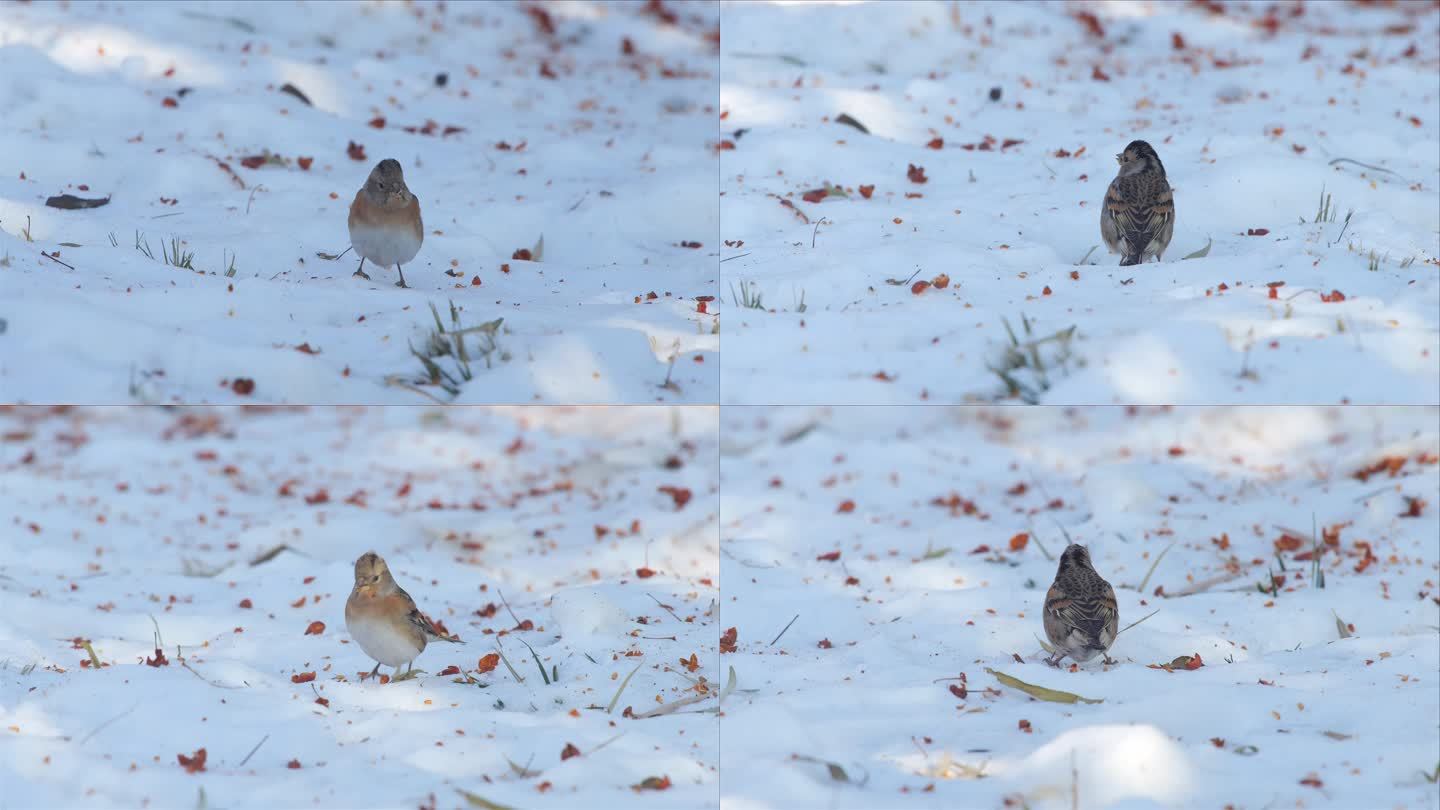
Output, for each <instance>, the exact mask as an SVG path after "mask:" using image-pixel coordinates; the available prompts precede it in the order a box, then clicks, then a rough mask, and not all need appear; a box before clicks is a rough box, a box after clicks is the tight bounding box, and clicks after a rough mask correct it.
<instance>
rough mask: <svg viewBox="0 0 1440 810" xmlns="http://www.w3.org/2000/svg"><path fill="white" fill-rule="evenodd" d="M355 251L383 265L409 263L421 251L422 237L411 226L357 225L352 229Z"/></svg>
mask: <svg viewBox="0 0 1440 810" xmlns="http://www.w3.org/2000/svg"><path fill="white" fill-rule="evenodd" d="M350 244H352V245H354V246H355V252H356V253H359V254H360V255H361V256H364V257H365V258H367V259H369V260H370V261H372V262H374V263H376V264H378V265H380V266H381V267H394V266H395V265H397V264H400V265H404V264H409V263H410V260H411V259H413V258H415V254H417V253H419V252H420V237H419V236H416V234H415V231H414V230H413V229H411V228H409V227H399V228H386V227H379V228H376V227H373V226H369V225H356V226H355V227H353V228H351V229H350Z"/></svg>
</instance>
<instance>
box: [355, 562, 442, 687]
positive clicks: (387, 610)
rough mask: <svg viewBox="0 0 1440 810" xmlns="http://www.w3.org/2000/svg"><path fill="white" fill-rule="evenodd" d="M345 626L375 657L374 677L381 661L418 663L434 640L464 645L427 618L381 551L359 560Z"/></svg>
mask: <svg viewBox="0 0 1440 810" xmlns="http://www.w3.org/2000/svg"><path fill="white" fill-rule="evenodd" d="M345 627H346V628H347V629H348V630H349V631H350V637H351V638H353V639H355V643H356V644H359V645H360V649H362V650H364V651H365V654H366V655H368V656H370V657H371V658H373V659H375V660H376V661H377V662H379V663H377V664H375V669H373V670H371V671H370V676H371V677H373V676H375V675H376V674H377V673H379V672H380V664H384V665H385V666H388V667H395V672H396V674H397V675H398V674H399V672H400V665H401V664H410V665H411V666H413V665H414V662H415V658H416V656H418V655H420V653H422V652H424V651H425V644H426V643H427V642H429V640H430V639H440V640H441V641H449V642H452V643H455V644H463V643H464V642H462V641H461V640H460V639H458V638H455V637H454V636H452V635H450V634H448V633H446V632H445V631H443V630H441V629H440V628H438V627H436V626H435V623H434V622H432V621H430V619H428V618H426V616H425V614H423V613H421V612H420V609H419V608H417V607H415V600H414V599H411V598H410V594H408V593H406V592H405V589H404V588H401V587H400V586H399V585H398V584H396V582H395V578H394V577H392V576H391V575H390V567H389V566H387V565H386V564H385V561H384V560H383V559H381V558H380V555H379V554H376V553H375V552H373V551H368V552H366V553H365V554H362V555H361V556H360V559H358V560H356V561H355V588H354V589H353V590H351V591H350V598H349V599H348V600H346V602H345Z"/></svg>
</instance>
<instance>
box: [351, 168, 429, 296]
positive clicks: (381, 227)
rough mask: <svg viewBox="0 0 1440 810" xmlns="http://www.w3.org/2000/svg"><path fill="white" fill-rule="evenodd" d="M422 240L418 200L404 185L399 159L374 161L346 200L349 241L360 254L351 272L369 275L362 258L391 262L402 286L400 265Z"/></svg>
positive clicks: (402, 277)
mask: <svg viewBox="0 0 1440 810" xmlns="http://www.w3.org/2000/svg"><path fill="white" fill-rule="evenodd" d="M424 239H425V225H424V223H423V222H421V220H420V200H419V199H417V198H416V197H415V195H414V194H411V193H410V189H409V187H408V186H406V185H405V174H404V172H402V171H401V169H400V162H399V161H397V160H395V159H393V158H386V159H384V160H382V161H380V162H379V163H377V164H375V168H374V169H372V170H371V172H370V176H369V177H368V178H367V179H366V180H365V185H364V186H361V187H360V190H359V191H357V192H355V201H354V202H352V203H350V244H351V245H352V246H353V247H354V248H355V252H356V253H359V254H360V266H359V267H358V268H356V270H355V275H357V276H360V277H361V278H364V279H368V278H370V277H369V276H367V275H366V274H365V260H366V259H369V260H370V261H372V262H375V263H376V264H378V265H380V266H381V267H389V266H390V265H392V264H393V265H395V270H396V272H398V273H399V274H400V280H399V281H397V282H395V286H397V287H404V286H405V271H404V270H402V269H401V268H400V266H401V265H403V264H408V263H409V262H410V260H411V259H413V258H415V254H417V253H419V252H420V243H421V242H422V241H424Z"/></svg>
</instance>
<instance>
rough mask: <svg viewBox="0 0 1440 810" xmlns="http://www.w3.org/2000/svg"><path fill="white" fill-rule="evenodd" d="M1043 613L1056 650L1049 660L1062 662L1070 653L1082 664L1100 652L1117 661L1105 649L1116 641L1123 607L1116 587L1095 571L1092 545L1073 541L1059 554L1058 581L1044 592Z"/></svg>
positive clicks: (1107, 658)
mask: <svg viewBox="0 0 1440 810" xmlns="http://www.w3.org/2000/svg"><path fill="white" fill-rule="evenodd" d="M1044 617H1045V636H1046V638H1049V639H1050V645H1051V646H1052V647H1053V648H1054V650H1055V654H1054V655H1053V656H1051V657H1050V659H1049V660H1048V661H1047V662H1046V663H1048V664H1050V665H1051V666H1059V665H1060V659H1062V658H1064V657H1065V656H1067V655H1068V656H1070V657H1071V658H1073V659H1075V661H1077V662H1078V663H1081V664H1083V663H1085V662H1086V661H1089V660H1090V659H1091V658H1094V657H1095V656H1097V655H1104V656H1105V663H1107V664H1113V663H1115V662H1114V661H1112V660H1110V656H1109V655H1106V651H1107V650H1109V649H1110V645H1111V644H1114V643H1115V635H1116V632H1117V627H1118V626H1119V624H1120V608H1119V606H1118V605H1116V603H1115V589H1114V588H1111V587H1110V583H1108V582H1106V581H1105V579H1104V578H1103V577H1101V576H1100V575H1099V574H1097V573H1095V567H1094V566H1093V565H1091V563H1090V550H1089V549H1087V548H1085V547H1084V546H1082V545H1079V544H1076V543H1071V544H1070V545H1069V546H1067V547H1066V548H1065V553H1064V554H1061V555H1060V568H1059V570H1057V571H1056V572H1055V583H1054V584H1053V585H1051V586H1050V590H1049V592H1048V593H1046V594H1045V611H1044Z"/></svg>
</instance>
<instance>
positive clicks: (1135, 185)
mask: <svg viewBox="0 0 1440 810" xmlns="http://www.w3.org/2000/svg"><path fill="white" fill-rule="evenodd" d="M1115 160H1116V162H1117V163H1119V164H1120V171H1119V173H1118V174H1116V175H1115V179H1114V180H1112V181H1110V188H1109V190H1107V191H1106V192H1105V204H1104V205H1102V206H1101V207H1100V236H1101V238H1103V239H1104V240H1105V245H1106V246H1107V247H1109V248H1110V252H1111V253H1119V254H1120V264H1121V265H1122V266H1124V265H1130V264H1140V263H1141V262H1143V261H1145V260H1146V259H1149V258H1150V257H1152V256H1153V257H1154V258H1155V260H1156V261H1159V260H1160V259H1161V258H1162V257H1163V254H1164V253H1165V248H1167V247H1169V245H1170V237H1171V236H1172V235H1173V234H1174V233H1175V195H1174V193H1173V192H1172V191H1171V189H1170V181H1169V180H1167V179H1166V178H1165V165H1164V164H1163V163H1161V162H1160V156H1159V155H1157V154H1155V150H1154V149H1153V148H1151V146H1150V144H1148V143H1146V142H1144V141H1131V142H1130V145H1129V146H1127V147H1125V151H1123V152H1121V153H1120V154H1118V155H1116V156H1115Z"/></svg>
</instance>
